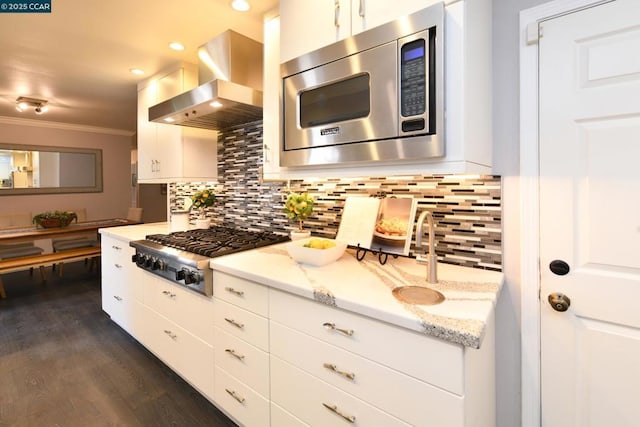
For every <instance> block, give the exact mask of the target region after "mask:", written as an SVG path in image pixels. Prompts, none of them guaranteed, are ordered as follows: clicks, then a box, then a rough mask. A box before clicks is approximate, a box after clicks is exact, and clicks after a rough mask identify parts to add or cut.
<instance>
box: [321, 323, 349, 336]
mask: <svg viewBox="0 0 640 427" xmlns="http://www.w3.org/2000/svg"><path fill="white" fill-rule="evenodd" d="M322 326H324V327H325V328H327V329H332V330H334V331H338V332H340V333H343V334H345V335H348V336H351V335H353V329H340V328H336V324H335V323H331V322H325V323H323V324H322Z"/></svg>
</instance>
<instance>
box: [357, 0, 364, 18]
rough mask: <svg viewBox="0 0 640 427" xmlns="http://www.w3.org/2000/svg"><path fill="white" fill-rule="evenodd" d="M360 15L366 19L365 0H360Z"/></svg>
mask: <svg viewBox="0 0 640 427" xmlns="http://www.w3.org/2000/svg"><path fill="white" fill-rule="evenodd" d="M358 15H359V16H360V18H364V0H360V5H359V6H358Z"/></svg>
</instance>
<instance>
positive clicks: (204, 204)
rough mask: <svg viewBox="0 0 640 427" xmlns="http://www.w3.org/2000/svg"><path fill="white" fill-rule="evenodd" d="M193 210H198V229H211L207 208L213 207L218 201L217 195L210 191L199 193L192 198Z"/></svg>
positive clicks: (205, 190)
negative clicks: (206, 212) (206, 214)
mask: <svg viewBox="0 0 640 427" xmlns="http://www.w3.org/2000/svg"><path fill="white" fill-rule="evenodd" d="M191 201H192V202H193V203H192V204H191V208H192V209H198V219H196V227H197V228H209V226H210V225H211V220H210V219H208V218H207V217H206V216H205V211H206V210H207V208H209V207H211V206H213V204H214V203H215V201H216V195H215V193H214V192H213V191H212V190H210V189H206V188H205V189H203V190H199V191H197V192H196V193H195V194H193V196H191Z"/></svg>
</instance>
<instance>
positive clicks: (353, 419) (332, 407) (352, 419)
mask: <svg viewBox="0 0 640 427" xmlns="http://www.w3.org/2000/svg"><path fill="white" fill-rule="evenodd" d="M322 405H324V407H325V408H327V409H329V410H330V411H333V412H335V413H336V414H338V415H340V416H341V417H342V418H344V419H345V420H347V421H349V422H350V423H351V424H353V423H355V422H356V417H354V416H353V415H347V414H343V413H342V412H341V411H340V410H339V409H338V407H337V406H336V405H329V404H328V403H323V404H322Z"/></svg>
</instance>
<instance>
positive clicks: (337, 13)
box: [333, 0, 340, 28]
mask: <svg viewBox="0 0 640 427" xmlns="http://www.w3.org/2000/svg"><path fill="white" fill-rule="evenodd" d="M334 7H335V10H334V13H333V26H334V27H336V28H340V0H335V1H334Z"/></svg>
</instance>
